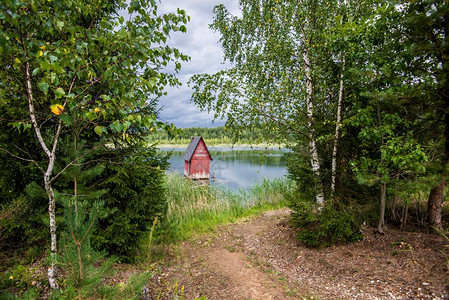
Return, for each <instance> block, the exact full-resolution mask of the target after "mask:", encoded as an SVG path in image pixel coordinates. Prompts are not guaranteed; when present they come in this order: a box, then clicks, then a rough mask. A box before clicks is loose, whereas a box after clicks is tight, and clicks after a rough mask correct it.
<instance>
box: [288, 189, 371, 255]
mask: <svg viewBox="0 0 449 300" xmlns="http://www.w3.org/2000/svg"><path fill="white" fill-rule="evenodd" d="M290 206H291V208H292V210H293V213H292V224H293V225H294V226H295V227H297V228H298V229H299V231H298V239H299V240H300V241H301V242H303V243H304V244H305V245H306V246H309V247H322V246H332V245H338V244H343V243H351V242H355V241H358V240H360V239H361V238H362V237H363V236H362V234H361V233H360V224H361V223H360V220H358V218H357V217H355V216H356V212H355V210H350V209H348V208H347V207H346V208H343V207H341V206H340V207H338V208H336V207H334V206H333V205H332V204H329V203H328V204H327V205H326V206H325V207H324V208H323V210H322V211H321V212H319V211H318V210H317V207H316V205H314V204H312V203H311V202H310V201H305V200H302V199H300V198H296V197H295V198H292V199H291V201H290Z"/></svg>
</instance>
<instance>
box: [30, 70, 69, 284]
mask: <svg viewBox="0 0 449 300" xmlns="http://www.w3.org/2000/svg"><path fill="white" fill-rule="evenodd" d="M25 78H26V90H27V95H28V107H29V115H30V119H31V123H32V124H33V128H34V132H35V133H36V136H37V139H38V141H39V144H40V145H41V147H42V149H43V150H44V152H45V154H46V155H47V156H48V165H47V170H46V171H45V173H44V186H45V191H46V192H47V195H48V215H49V218H50V240H51V246H50V260H51V265H50V266H49V267H48V273H47V275H48V281H49V283H50V287H51V288H52V289H56V288H58V283H57V281H56V277H57V274H56V262H57V257H56V254H57V252H56V250H57V248H56V214H55V208H56V199H55V194H54V192H53V188H52V186H51V174H52V173H53V169H54V166H55V158H56V155H55V153H56V146H57V144H58V137H59V133H60V130H61V123H59V124H58V129H57V133H56V136H55V138H54V141H53V148H52V150H51V151H50V149H49V148H48V147H47V144H46V143H45V141H44V139H43V137H42V134H41V131H40V127H39V125H38V123H37V120H36V111H35V108H34V98H33V90H32V86H31V75H30V65H29V63H28V62H27V63H26V64H25Z"/></svg>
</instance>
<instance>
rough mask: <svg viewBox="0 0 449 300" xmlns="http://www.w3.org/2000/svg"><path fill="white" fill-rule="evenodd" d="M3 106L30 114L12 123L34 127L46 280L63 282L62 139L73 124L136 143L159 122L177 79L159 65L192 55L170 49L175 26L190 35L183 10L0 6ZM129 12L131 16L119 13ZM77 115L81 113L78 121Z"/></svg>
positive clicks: (148, 5)
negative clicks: (140, 132) (59, 220)
mask: <svg viewBox="0 0 449 300" xmlns="http://www.w3.org/2000/svg"><path fill="white" fill-rule="evenodd" d="M0 8H1V9H0V26H1V32H0V59H1V62H2V66H1V68H0V77H1V81H0V105H2V106H4V107H8V106H12V107H16V108H17V107H20V108H21V110H22V111H27V114H26V117H25V118H22V119H17V120H8V121H9V124H10V125H11V126H14V127H16V128H17V129H18V131H19V132H20V131H22V130H29V129H32V130H33V131H34V134H35V138H36V139H37V141H38V143H39V145H40V149H36V151H37V152H41V153H43V154H44V155H43V156H44V157H45V159H44V160H38V157H39V155H35V156H32V155H30V156H25V157H19V156H17V158H19V159H23V160H28V161H32V162H34V163H35V165H36V166H37V167H38V168H39V169H40V170H41V172H42V175H43V185H44V187H45V191H46V193H47V195H48V201H49V202H48V214H49V220H50V224H49V228H50V240H51V248H50V257H51V264H50V266H49V268H48V279H49V282H50V286H51V287H52V288H56V287H57V285H58V284H57V273H56V268H55V264H56V259H57V240H56V215H55V209H56V205H57V199H56V197H55V191H54V189H53V183H54V181H55V180H56V178H57V177H58V176H59V175H60V173H61V172H63V171H64V170H65V169H66V168H67V167H68V166H70V165H72V164H73V163H74V161H72V162H69V164H68V165H66V167H63V168H62V171H61V172H59V173H58V174H54V168H55V163H56V161H57V160H58V151H59V147H60V139H61V137H62V136H63V135H65V134H67V132H70V131H71V130H72V129H73V127H74V124H73V123H74V121H75V119H76V120H78V121H79V120H82V121H83V122H84V123H85V124H89V125H88V126H87V125H86V126H87V127H88V128H90V130H91V131H92V133H93V134H97V135H99V136H103V137H105V140H104V143H107V142H110V139H109V140H108V139H107V138H106V137H111V136H117V135H119V136H120V137H121V138H122V140H124V141H130V139H131V138H132V135H130V132H131V131H133V132H134V131H135V129H136V128H151V127H154V126H157V125H158V124H157V123H156V121H155V116H152V115H147V114H146V109H145V108H146V107H147V105H148V104H147V101H148V100H151V99H155V98H157V97H158V96H160V95H161V94H162V93H163V88H164V86H165V85H167V84H176V79H175V77H174V75H169V74H165V73H162V72H161V71H160V69H161V68H162V67H164V66H166V65H167V64H168V62H169V61H172V60H176V64H175V66H176V70H178V69H179V68H180V64H179V62H178V60H186V59H187V57H186V56H184V55H182V54H181V53H179V51H178V50H177V49H174V48H171V47H168V46H165V45H164V44H165V42H166V41H167V38H168V36H169V33H170V32H172V31H185V29H186V28H185V23H186V22H187V16H186V15H185V13H184V11H181V10H178V11H177V12H176V13H170V14H166V15H158V14H157V6H156V1H153V0H148V1H134V0H132V1H95V2H91V1H71V0H67V1H13V0H11V1H10V0H6V1H2V2H1V4H0ZM119 10H122V11H126V12H127V13H128V14H129V18H128V17H127V18H126V19H125V18H124V17H123V16H120V15H119V14H118V12H119ZM72 112H76V114H77V115H76V117H73V115H72Z"/></svg>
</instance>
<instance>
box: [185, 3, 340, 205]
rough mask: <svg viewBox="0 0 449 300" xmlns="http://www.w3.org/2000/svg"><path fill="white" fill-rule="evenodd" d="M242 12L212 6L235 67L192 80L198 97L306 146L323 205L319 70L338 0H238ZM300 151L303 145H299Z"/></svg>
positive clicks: (237, 119) (223, 113) (230, 117)
mask: <svg viewBox="0 0 449 300" xmlns="http://www.w3.org/2000/svg"><path fill="white" fill-rule="evenodd" d="M239 4H240V8H241V10H242V16H241V17H236V16H232V15H231V13H230V12H229V11H228V10H227V9H226V8H225V7H224V6H223V5H219V6H216V7H215V9H214V14H215V18H214V22H213V23H212V25H211V28H213V29H214V30H216V31H218V32H219V33H220V34H221V39H220V42H221V45H222V48H223V51H224V55H225V60H229V61H230V62H231V64H232V65H233V68H231V69H228V70H225V71H221V72H218V73H217V74H213V75H209V74H202V75H196V76H194V77H192V79H191V81H190V84H191V85H192V86H193V88H194V93H193V95H192V100H193V101H194V102H195V103H196V104H197V105H198V106H199V107H200V108H203V109H208V110H213V111H215V113H216V115H215V116H216V117H217V118H224V117H225V118H227V125H228V126H230V127H237V128H238V127H242V126H247V127H251V126H253V127H261V128H264V129H265V132H266V133H267V135H268V136H273V138H274V139H278V140H282V142H285V141H287V140H288V139H289V138H290V137H291V136H292V135H294V136H295V137H296V138H297V139H296V140H293V141H292V140H290V142H292V144H296V145H299V147H300V148H302V145H308V147H307V148H308V149H307V150H305V149H304V151H305V152H307V156H308V157H309V161H310V168H311V171H312V172H313V177H314V184H315V200H316V203H317V204H318V207H321V206H322V205H323V204H324V201H325V196H324V187H323V182H322V174H321V160H322V158H321V157H320V151H319V149H318V147H319V145H318V143H317V136H316V130H315V127H316V125H317V124H316V122H317V117H316V114H317V112H316V110H317V107H316V106H317V104H319V106H322V105H323V102H324V100H323V95H322V88H323V87H322V85H320V79H319V72H320V71H319V70H320V67H321V66H322V65H325V64H327V62H326V63H324V61H327V60H329V59H330V57H329V56H325V55H323V53H322V52H320V51H321V50H320V49H322V48H321V46H324V35H323V33H324V30H325V28H326V26H327V25H328V24H329V23H331V22H333V16H334V12H333V10H332V5H333V4H334V1H248V0H241V1H240V2H239ZM301 151H302V150H301Z"/></svg>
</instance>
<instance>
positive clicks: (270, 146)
mask: <svg viewBox="0 0 449 300" xmlns="http://www.w3.org/2000/svg"><path fill="white" fill-rule="evenodd" d="M187 146H188V144H156V148H174V149H178V148H187ZM207 146H208V148H213V147H220V148H225V147H226V148H236V147H239V148H242V147H248V148H250V149H252V148H254V149H256V150H257V149H260V148H264V149H284V148H285V145H284V146H281V145H273V144H225V143H224V144H208V145H207Z"/></svg>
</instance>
